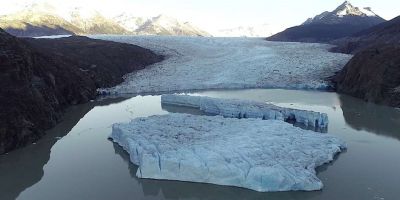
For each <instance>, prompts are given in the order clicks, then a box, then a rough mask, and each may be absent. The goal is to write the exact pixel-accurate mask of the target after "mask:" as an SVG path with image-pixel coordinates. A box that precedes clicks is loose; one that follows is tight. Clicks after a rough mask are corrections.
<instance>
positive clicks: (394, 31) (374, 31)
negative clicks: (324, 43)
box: [332, 16, 400, 54]
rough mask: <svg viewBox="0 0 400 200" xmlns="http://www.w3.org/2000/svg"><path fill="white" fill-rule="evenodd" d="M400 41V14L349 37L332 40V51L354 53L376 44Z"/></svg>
mask: <svg viewBox="0 0 400 200" xmlns="http://www.w3.org/2000/svg"><path fill="white" fill-rule="evenodd" d="M399 42H400V16H398V17H396V18H394V19H392V20H390V21H387V22H384V23H381V24H378V25H376V26H373V27H371V28H368V29H365V30H363V31H360V32H358V33H356V34H353V35H352V36H350V37H346V38H341V39H338V40H335V41H333V42H332V43H333V44H335V45H337V46H336V47H334V48H333V49H332V50H333V51H334V52H341V53H351V54H355V53H357V52H359V51H361V50H363V49H366V48H368V47H371V46H376V45H389V44H396V43H397V44H398V43H399Z"/></svg>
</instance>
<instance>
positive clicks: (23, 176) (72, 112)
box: [0, 98, 124, 200]
mask: <svg viewBox="0 0 400 200" xmlns="http://www.w3.org/2000/svg"><path fill="white" fill-rule="evenodd" d="M122 100H124V99H122V98H118V99H113V100H111V99H110V100H105V101H99V102H92V103H87V104H83V105H78V106H73V107H70V108H69V109H68V111H67V112H66V114H65V116H64V117H63V121H62V122H61V123H59V124H58V125H57V126H56V127H55V128H54V129H52V130H50V131H48V132H47V134H46V135H45V136H44V137H43V138H42V139H41V140H39V141H38V142H37V143H36V144H34V145H30V146H27V147H25V148H22V149H19V150H16V151H13V152H10V153H9V154H6V155H2V156H0V180H1V181H0V199H1V200H8V199H10V200H11V199H16V198H17V196H18V195H19V194H20V193H21V192H22V191H24V190H25V189H26V188H29V187H31V186H32V185H34V184H35V183H37V182H39V181H40V180H41V179H42V177H43V174H44V171H43V167H44V165H45V164H46V163H47V162H48V161H49V159H50V153H51V148H52V147H53V145H54V144H55V143H57V141H58V140H59V139H61V138H62V137H64V136H65V135H67V134H68V133H69V132H70V131H71V129H72V128H73V127H74V126H75V125H76V124H77V123H78V122H79V120H81V119H82V118H83V117H84V116H85V115H86V113H88V112H89V111H90V110H92V109H93V108H94V107H95V106H98V105H100V106H101V105H109V104H112V103H117V102H120V101H122Z"/></svg>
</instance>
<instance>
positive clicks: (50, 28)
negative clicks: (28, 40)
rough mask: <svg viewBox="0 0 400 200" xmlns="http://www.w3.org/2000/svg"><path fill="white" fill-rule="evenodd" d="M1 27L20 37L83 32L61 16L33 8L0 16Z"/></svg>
mask: <svg viewBox="0 0 400 200" xmlns="http://www.w3.org/2000/svg"><path fill="white" fill-rule="evenodd" d="M0 27H1V28H3V29H4V30H6V31H7V32H8V33H10V34H12V35H15V36H20V37H36V36H43V35H74V34H81V33H83V31H82V30H81V29H79V28H78V27H76V26H74V25H73V24H71V23H70V22H68V21H66V20H65V19H63V18H61V17H60V16H57V15H53V14H50V13H46V12H35V11H32V10H25V11H22V12H19V13H14V14H11V15H4V16H0Z"/></svg>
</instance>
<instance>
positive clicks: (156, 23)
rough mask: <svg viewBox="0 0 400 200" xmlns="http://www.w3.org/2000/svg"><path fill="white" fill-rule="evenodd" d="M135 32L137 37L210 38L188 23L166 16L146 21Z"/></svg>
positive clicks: (207, 34)
mask: <svg viewBox="0 0 400 200" xmlns="http://www.w3.org/2000/svg"><path fill="white" fill-rule="evenodd" d="M135 32H136V33H137V34H139V35H181V36H211V35H210V34H209V33H207V32H205V31H203V30H200V29H199V28H196V27H194V26H193V25H191V24H190V23H189V22H180V21H178V20H177V19H175V18H172V17H169V16H166V15H159V16H157V17H153V18H151V19H149V20H147V21H146V22H145V23H144V24H143V25H142V26H140V27H139V28H138V29H136V31H135Z"/></svg>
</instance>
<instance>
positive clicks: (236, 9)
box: [0, 0, 400, 33]
mask: <svg viewBox="0 0 400 200" xmlns="http://www.w3.org/2000/svg"><path fill="white" fill-rule="evenodd" d="M41 2H49V3H51V4H52V5H55V6H57V7H60V8H67V7H76V6H79V7H89V8H93V9H96V10H99V11H100V12H101V13H102V14H104V15H105V16H107V17H112V16H115V15H117V14H118V13H122V12H127V13H131V14H133V15H137V16H138V17H141V16H144V17H154V16H156V15H158V14H166V15H169V16H172V17H176V18H178V19H180V20H183V21H189V22H191V23H192V24H194V25H195V26H198V27H200V28H202V29H204V30H206V31H209V32H211V33H213V32H216V31H218V30H221V29H227V28H233V27H238V26H258V25H265V24H268V26H270V28H271V30H273V32H278V31H282V30H284V29H285V28H288V27H291V26H295V25H299V24H301V23H303V22H304V21H305V20H306V19H307V18H309V17H313V16H315V15H317V14H320V13H322V12H323V11H332V10H334V9H335V8H336V7H337V6H339V5H340V4H342V3H343V2H344V0H323V1H322V0H299V1H293V0H279V1H276V0H274V1H272V0H235V1H232V0H69V1H67V0H0V5H1V6H0V15H2V14H8V13H10V12H14V11H16V10H18V8H21V7H23V6H25V5H29V4H31V3H41ZM350 3H352V4H353V5H354V6H357V7H371V8H372V10H373V11H374V12H375V13H377V14H378V15H380V16H381V17H383V18H385V19H387V20H390V19H392V18H394V17H396V16H398V15H400V1H398V0H379V1H376V0H350Z"/></svg>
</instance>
